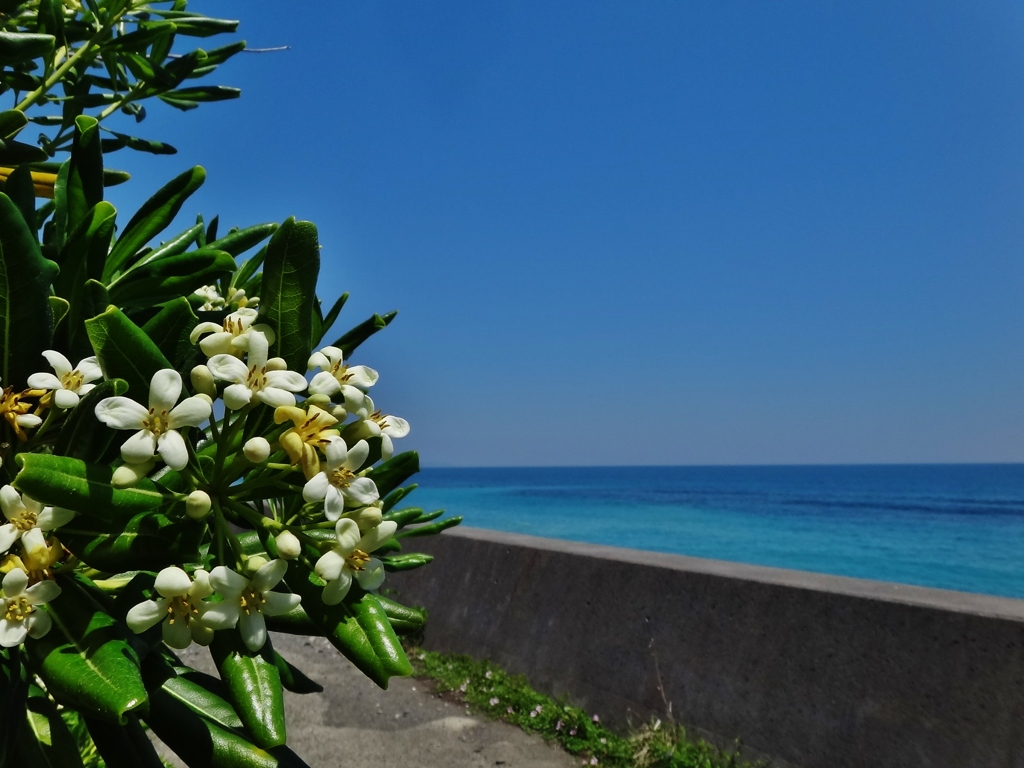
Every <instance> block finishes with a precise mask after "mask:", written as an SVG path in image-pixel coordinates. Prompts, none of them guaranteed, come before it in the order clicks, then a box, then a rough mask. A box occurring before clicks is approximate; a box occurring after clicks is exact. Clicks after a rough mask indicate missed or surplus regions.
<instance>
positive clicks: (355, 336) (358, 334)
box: [331, 310, 398, 358]
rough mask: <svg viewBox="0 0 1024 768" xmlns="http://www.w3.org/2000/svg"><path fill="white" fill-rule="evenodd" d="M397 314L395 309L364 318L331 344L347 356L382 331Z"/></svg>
mask: <svg viewBox="0 0 1024 768" xmlns="http://www.w3.org/2000/svg"><path fill="white" fill-rule="evenodd" d="M397 315H398V312H397V310H396V311H392V312H388V313H387V314H386V315H383V316H381V315H374V316H373V317H371V318H369V319H367V320H364V321H363V322H361V323H360V324H359V325H357V326H356V327H355V328H353V329H352V330H351V331H349V332H348V333H345V334H343V335H342V336H340V337H339V338H338V339H336V340H335V342H334V344H332V345H331V346H334V347H337V348H338V349H340V350H341V351H342V352H344V353H345V357H346V358H347V357H348V356H349V355H351V354H352V353H353V352H355V350H356V348H357V347H358V346H359V345H360V344H362V343H363V342H364V341H366V340H367V339H368V338H370V337H371V336H373V334H375V333H377V332H378V331H382V330H384V329H385V328H387V327H388V326H389V325H391V321H392V320H394V319H395V317H396V316H397Z"/></svg>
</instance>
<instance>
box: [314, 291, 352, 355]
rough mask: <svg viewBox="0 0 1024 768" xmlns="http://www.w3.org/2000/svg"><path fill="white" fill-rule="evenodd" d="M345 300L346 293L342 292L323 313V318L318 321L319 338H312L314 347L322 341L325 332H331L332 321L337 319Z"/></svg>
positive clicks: (346, 297) (346, 298)
mask: <svg viewBox="0 0 1024 768" xmlns="http://www.w3.org/2000/svg"><path fill="white" fill-rule="evenodd" d="M347 301H348V294H347V293H343V294H341V296H339V297H338V298H337V300H336V301H335V302H334V304H332V305H331V308H330V309H329V310H328V311H327V314H326V315H324V318H323V320H322V321H321V323H320V335H319V338H316V339H314V341H313V346H314V347H315V346H317V345H318V344H319V343H320V342H321V341H323V339H324V336H325V335H326V334H328V333H330V332H331V328H332V327H333V326H334V321H335V320H337V319H338V315H340V314H341V309H342V307H344V306H345V303H346V302H347Z"/></svg>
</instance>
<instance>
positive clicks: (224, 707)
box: [142, 653, 244, 732]
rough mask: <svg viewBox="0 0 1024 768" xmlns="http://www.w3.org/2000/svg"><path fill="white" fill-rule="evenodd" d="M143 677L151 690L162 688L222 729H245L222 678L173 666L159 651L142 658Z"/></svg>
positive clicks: (240, 730) (164, 691)
mask: <svg viewBox="0 0 1024 768" xmlns="http://www.w3.org/2000/svg"><path fill="white" fill-rule="evenodd" d="M142 679H143V681H144V682H145V684H146V689H147V690H149V691H150V693H152V692H153V691H155V690H160V691H162V692H163V693H165V694H167V695H169V696H170V697H171V698H172V699H175V700H176V701H178V702H181V703H182V704H184V705H185V706H187V707H188V708H189V709H191V710H192V711H193V712H195V713H196V714H197V715H202V716H203V717H205V718H207V719H209V720H212V721H213V722H214V723H216V724H217V725H220V726H222V727H223V728H228V729H231V730H235V731H239V732H242V731H243V730H244V726H243V725H242V720H241V718H239V716H238V713H237V712H235V710H234V708H232V706H231V704H230V703H228V698H229V696H230V693H229V692H228V689H227V686H226V685H224V682H223V681H222V680H220V679H218V678H216V677H213V676H212V675H207V674H206V673H204V672H198V671H196V670H194V669H191V668H189V667H180V666H174V665H172V664H171V663H170V662H169V661H168V660H167V659H165V658H164V657H163V656H162V655H161V654H159V653H152V654H150V655H148V656H147V657H146V658H145V659H144V660H143V662H142Z"/></svg>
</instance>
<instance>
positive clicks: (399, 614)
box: [377, 595, 427, 635]
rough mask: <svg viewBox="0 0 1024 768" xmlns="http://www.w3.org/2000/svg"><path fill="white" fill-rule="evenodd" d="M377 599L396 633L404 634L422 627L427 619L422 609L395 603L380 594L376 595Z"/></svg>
mask: <svg viewBox="0 0 1024 768" xmlns="http://www.w3.org/2000/svg"><path fill="white" fill-rule="evenodd" d="M377 601H378V602H379V603H380V607H381V608H382V609H383V610H384V614H385V615H386V616H387V617H388V621H390V622H391V626H392V627H393V628H394V630H395V632H396V633H397V634H399V635H405V634H410V633H412V632H418V631H419V630H421V629H423V625H424V624H425V623H426V621H427V616H426V614H425V613H424V612H423V611H421V610H418V609H416V608H410V607H409V606H407V605H402V604H401V603H396V602H395V601H394V600H391V599H389V598H387V597H384V596H382V595H377Z"/></svg>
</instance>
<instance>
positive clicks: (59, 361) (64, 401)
mask: <svg viewBox="0 0 1024 768" xmlns="http://www.w3.org/2000/svg"><path fill="white" fill-rule="evenodd" d="M43 357H45V358H46V361H47V362H48V363H49V364H50V367H51V368H53V370H54V371H56V372H57V375H56V376H54V375H53V374H52V373H33V374H32V375H31V376H29V377H28V385H29V386H30V387H32V388H33V389H52V390H53V402H54V403H55V404H56V406H57V407H58V408H65V409H66V408H74V407H75V406H76V405H78V401H79V398H81V397H84V396H85V395H87V394H89V390H91V389H92V388H93V387H95V386H96V385H95V384H93V383H92V382H94V381H96V380H97V379H102V378H103V371H101V370H100V364H99V363H98V362H97V361H96V358H95V357H87V358H85V359H84V360H82V361H80V362H79V363H78V365H77V366H75V367H74V368H72V367H71V361H70V360H68V359H67V358H66V357H64V355H62V354H61V353H60V352H54V351H53V350H52V349H48V350H46V351H45V352H43Z"/></svg>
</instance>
